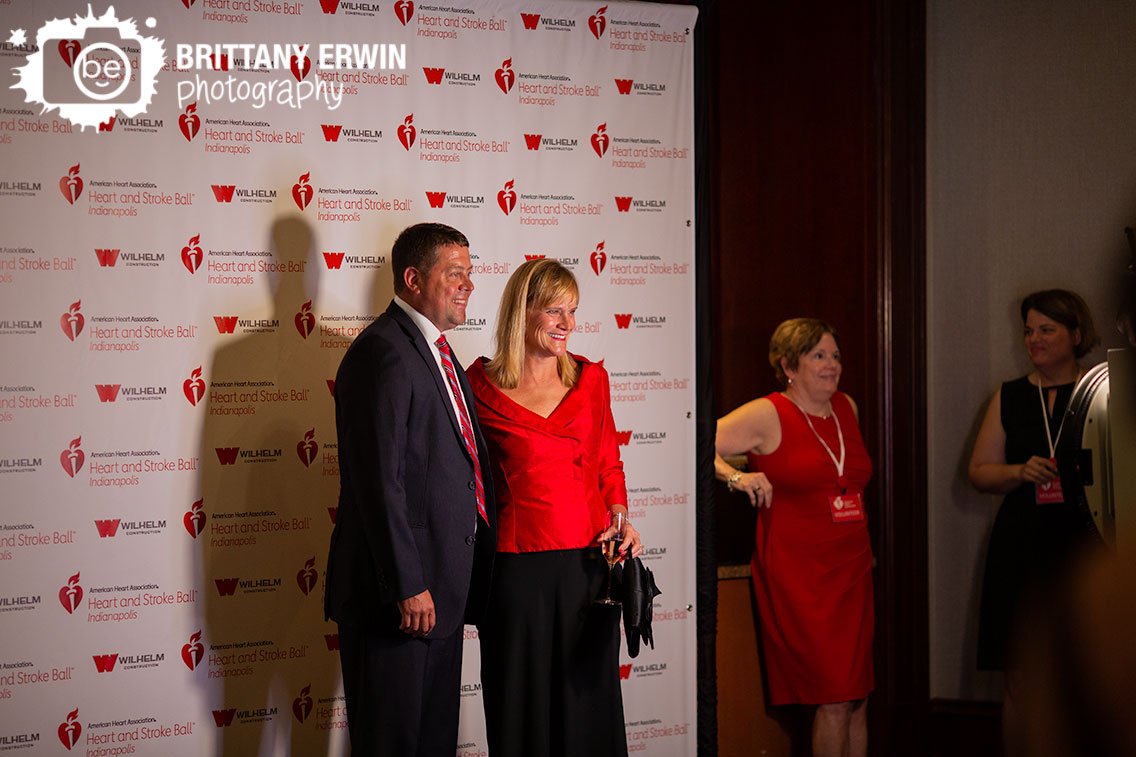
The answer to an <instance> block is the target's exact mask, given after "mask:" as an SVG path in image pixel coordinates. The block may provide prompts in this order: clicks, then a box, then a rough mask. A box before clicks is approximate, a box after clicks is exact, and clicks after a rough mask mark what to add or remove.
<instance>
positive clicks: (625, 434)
mask: <svg viewBox="0 0 1136 757" xmlns="http://www.w3.org/2000/svg"><path fill="white" fill-rule="evenodd" d="M618 317H619V316H616V318H618ZM615 440H616V441H617V442H619V446H620V447H626V446H627V445H628V444H630V443H631V432H630V431H616V432H615Z"/></svg>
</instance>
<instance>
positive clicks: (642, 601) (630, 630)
mask: <svg viewBox="0 0 1136 757" xmlns="http://www.w3.org/2000/svg"><path fill="white" fill-rule="evenodd" d="M619 578H620V581H619V583H620V591H619V595H620V601H621V602H622V603H623V630H624V632H625V633H626V634H627V654H628V655H630V656H631V657H638V656H639V640H640V639H642V640H643V641H645V642H647V643H648V644H650V645H651V649H654V648H655V638H654V636H652V634H651V616H652V610H651V608H652V605H653V603H654V599H655V597H657V596H659V595H660V594H662V592H661V591H659V587H658V586H657V585H656V584H655V576H654V574H653V573H651V569H650V568H648V567H647V566H646V565H644V564H643V561H642V560H640V559H639V558H638V557H635V558H632V559H630V560H624V561H623V565H622V570H621V571H620V577H619Z"/></svg>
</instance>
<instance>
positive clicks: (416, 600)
mask: <svg viewBox="0 0 1136 757" xmlns="http://www.w3.org/2000/svg"><path fill="white" fill-rule="evenodd" d="M398 611H399V612H400V613H402V623H401V625H399V627H398V630H400V631H402V632H403V633H408V634H410V635H411V636H425V635H426V634H428V633H430V632H431V631H432V630H434V622H435V617H434V598H433V597H431V596H430V590H429V589H427V590H426V591H424V592H422V593H421V594H415V595H414V596H413V597H407V598H406V599H400V600H399V601H398Z"/></svg>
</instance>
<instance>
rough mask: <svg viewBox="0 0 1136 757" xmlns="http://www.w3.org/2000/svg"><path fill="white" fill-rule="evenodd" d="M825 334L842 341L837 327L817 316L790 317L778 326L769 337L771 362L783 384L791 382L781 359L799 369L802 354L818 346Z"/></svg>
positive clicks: (792, 367) (794, 368) (790, 366)
mask: <svg viewBox="0 0 1136 757" xmlns="http://www.w3.org/2000/svg"><path fill="white" fill-rule="evenodd" d="M825 334H832V338H833V339H834V340H836V341H837V342H839V341H840V340H839V338H838V337H837V336H836V329H834V328H833V327H832V326H830V325H828V324H827V323H825V322H824V321H821V320H817V319H816V318H790V319H789V320H787V321H783V322H782V323H781V325H780V326H778V327H777V330H776V331H774V332H773V336H772V337H771V338H770V339H769V364H770V365H771V366H773V372H774V373H775V374H776V375H777V380H778V381H780V382H781V386H788V384H789V377H788V376H786V375H785V369H784V368H782V367H781V360H782V359H784V360H785V363H786V364H787V365H788V366H789V368H791V369H792V370H794V371H795V370H797V365H798V364H799V362H800V360H801V355H804V354H805V353H806V352H808V351H809V350H811V349H812V348H813V347H816V346H817V344H819V343H820V340H821V338H822V337H823V336H824V335H825Z"/></svg>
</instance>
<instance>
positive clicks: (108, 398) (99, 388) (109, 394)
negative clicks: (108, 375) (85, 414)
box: [95, 384, 122, 402]
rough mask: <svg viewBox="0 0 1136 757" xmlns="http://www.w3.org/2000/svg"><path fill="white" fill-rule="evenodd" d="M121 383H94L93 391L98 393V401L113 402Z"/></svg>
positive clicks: (116, 397)
mask: <svg viewBox="0 0 1136 757" xmlns="http://www.w3.org/2000/svg"><path fill="white" fill-rule="evenodd" d="M121 386H122V384H95V391H96V392H98V393H99V402H114V401H115V400H116V399H118V390H119V388H120V387H121Z"/></svg>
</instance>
